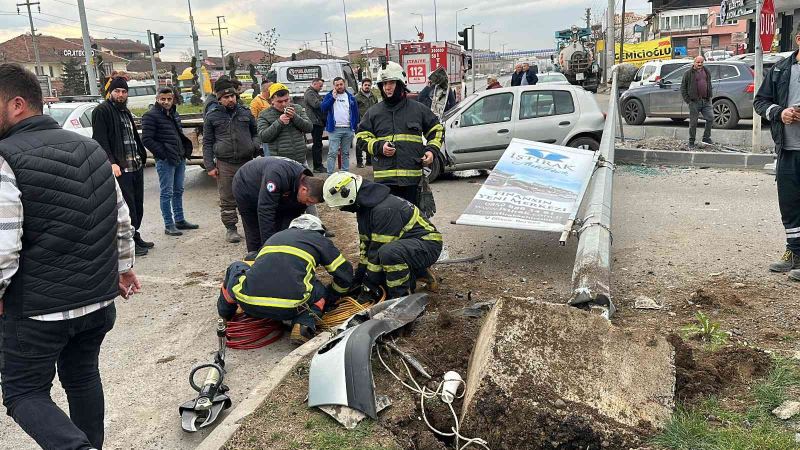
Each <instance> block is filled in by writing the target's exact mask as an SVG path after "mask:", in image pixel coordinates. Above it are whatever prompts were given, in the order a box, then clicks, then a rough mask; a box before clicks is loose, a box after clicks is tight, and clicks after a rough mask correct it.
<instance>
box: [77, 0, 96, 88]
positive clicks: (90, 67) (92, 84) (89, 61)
mask: <svg viewBox="0 0 800 450" xmlns="http://www.w3.org/2000/svg"><path fill="white" fill-rule="evenodd" d="M78 15H79V16H80V18H81V34H82V35H83V52H84V53H85V55H86V77H87V78H88V79H89V94H91V95H100V90H99V89H98V88H97V73H96V72H95V68H94V55H93V54H92V44H91V42H89V23H88V22H87V21H86V7H85V6H84V5H83V0H78Z"/></svg>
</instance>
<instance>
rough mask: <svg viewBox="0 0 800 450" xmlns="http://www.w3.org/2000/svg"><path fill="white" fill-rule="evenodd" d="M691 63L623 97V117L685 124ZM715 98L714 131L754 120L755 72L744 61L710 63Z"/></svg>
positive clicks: (638, 121) (630, 120) (636, 122)
mask: <svg viewBox="0 0 800 450" xmlns="http://www.w3.org/2000/svg"><path fill="white" fill-rule="evenodd" d="M691 67H692V65H691V64H687V65H685V66H683V67H681V68H680V69H677V70H675V71H674V72H672V73H670V74H669V75H667V76H666V77H664V78H662V79H661V80H659V81H658V82H657V83H655V84H652V85H645V86H637V87H635V88H632V89H629V90H627V91H625V93H623V94H622V96H621V97H620V105H621V107H622V117H623V118H624V119H625V122H627V123H628V124H630V125H641V124H642V123H643V122H644V120H645V119H646V118H648V117H669V118H670V119H672V120H674V121H676V122H681V121H683V120H685V119H686V118H688V117H689V105H687V104H686V103H684V101H683V98H682V97H681V80H682V79H683V74H685V73H686V71H687V70H689V69H690V68H691ZM705 67H707V68H708V70H709V71H710V72H711V83H712V86H713V94H714V98H713V99H712V105H713V110H714V128H734V127H735V126H736V124H737V123H739V119H752V118H753V91H754V84H753V70H752V69H750V67H748V66H747V64H746V63H744V62H741V61H729V60H728V61H718V62H707V63H706V64H705Z"/></svg>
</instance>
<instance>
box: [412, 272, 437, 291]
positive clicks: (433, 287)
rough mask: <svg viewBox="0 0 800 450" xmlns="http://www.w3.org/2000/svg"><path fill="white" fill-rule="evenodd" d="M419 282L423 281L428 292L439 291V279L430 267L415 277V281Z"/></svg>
mask: <svg viewBox="0 0 800 450" xmlns="http://www.w3.org/2000/svg"><path fill="white" fill-rule="evenodd" d="M419 282H422V283H425V290H427V291H428V292H438V291H439V280H438V279H436V274H435V273H433V269H431V268H430V267H428V268H427V269H425V271H424V272H423V273H421V274H420V276H418V277H417V283H419Z"/></svg>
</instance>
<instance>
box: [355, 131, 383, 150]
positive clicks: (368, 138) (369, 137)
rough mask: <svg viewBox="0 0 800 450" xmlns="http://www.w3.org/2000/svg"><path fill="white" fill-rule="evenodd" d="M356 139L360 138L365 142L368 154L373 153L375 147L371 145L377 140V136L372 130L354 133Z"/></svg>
mask: <svg viewBox="0 0 800 450" xmlns="http://www.w3.org/2000/svg"><path fill="white" fill-rule="evenodd" d="M356 139H361V140H363V141H364V142H365V143H366V144H367V152H368V153H369V154H370V155H374V154H375V149H373V148H372V147H373V146H374V145H375V143H376V142H378V138H376V137H375V135H374V134H372V132H370V131H361V132H359V133H356Z"/></svg>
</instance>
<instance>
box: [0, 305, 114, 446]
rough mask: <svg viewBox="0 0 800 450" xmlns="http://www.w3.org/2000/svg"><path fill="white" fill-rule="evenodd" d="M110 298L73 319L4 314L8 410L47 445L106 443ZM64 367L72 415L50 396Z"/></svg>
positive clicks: (1, 353) (0, 323) (1, 340)
mask: <svg viewBox="0 0 800 450" xmlns="http://www.w3.org/2000/svg"><path fill="white" fill-rule="evenodd" d="M116 317H117V313H116V308H115V306H114V304H113V303H112V304H110V305H108V306H106V307H105V308H102V309H100V310H98V311H95V312H93V313H90V314H87V315H85V316H82V317H77V318H75V319H68V320H57V321H53V322H43V321H38V320H33V319H14V318H12V317H10V316H8V315H5V316H0V372H1V373H2V378H3V383H2V387H3V404H4V405H5V407H6V408H7V414H8V415H9V416H11V417H12V418H13V419H14V421H16V422H17V423H18V424H19V426H20V427H21V428H22V429H23V430H24V431H25V432H26V433H28V435H30V436H31V437H32V438H33V439H34V440H35V441H36V443H37V444H39V446H40V447H42V448H59V449H61V448H63V449H80V450H85V449H89V448H102V447H103V440H104V431H103V417H104V415H105V407H104V399H103V384H102V383H101V381H100V369H99V367H98V362H99V355H100V345H101V344H102V343H103V338H104V337H105V335H106V333H108V332H109V331H110V330H111V328H113V327H114V321H115V320H116ZM56 372H58V378H59V380H60V381H61V386H62V387H63V388H64V391H66V393H67V402H68V403H69V416H67V415H66V414H65V413H64V411H62V410H61V408H59V407H58V405H56V404H55V403H53V400H52V399H51V397H50V389H51V387H52V385H53V384H52V383H53V378H54V377H55V375H56Z"/></svg>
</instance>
